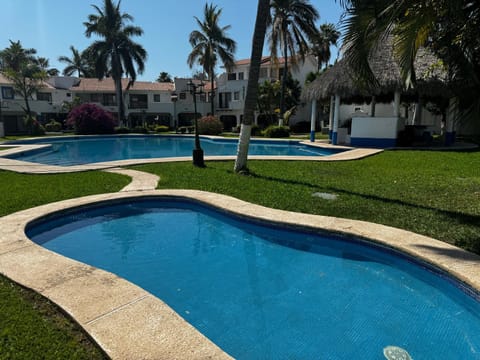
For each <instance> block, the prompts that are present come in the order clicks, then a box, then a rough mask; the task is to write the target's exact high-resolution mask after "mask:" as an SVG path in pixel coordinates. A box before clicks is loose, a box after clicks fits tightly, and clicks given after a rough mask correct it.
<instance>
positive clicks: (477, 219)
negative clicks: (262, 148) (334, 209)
mask: <svg viewBox="0 0 480 360" xmlns="http://www.w3.org/2000/svg"><path fill="white" fill-rule="evenodd" d="M249 175H250V176H252V177H254V178H258V179H264V180H268V181H274V182H281V183H282V184H285V183H286V184H292V185H300V186H306V187H309V188H311V189H315V190H323V191H329V192H332V193H340V194H347V195H352V196H357V197H360V198H364V199H368V200H373V201H378V202H383V203H387V204H392V205H398V206H406V207H411V208H415V209H421V210H427V211H433V212H435V213H437V214H439V215H441V216H444V217H447V218H449V219H451V220H453V221H455V222H457V223H459V224H464V225H469V226H473V227H477V228H479V232H480V216H479V215H471V214H465V213H462V212H458V211H451V210H443V209H439V208H435V207H431V206H426V205H420V204H414V203H409V202H406V201H403V200H398V199H389V198H385V197H381V196H377V195H373V194H363V193H359V192H355V191H350V190H345V189H340V188H336V187H332V186H330V187H321V186H319V185H317V184H312V183H309V182H304V181H299V180H291V179H283V178H276V177H273V176H264V175H259V174H256V173H253V172H251V173H250V174H249Z"/></svg>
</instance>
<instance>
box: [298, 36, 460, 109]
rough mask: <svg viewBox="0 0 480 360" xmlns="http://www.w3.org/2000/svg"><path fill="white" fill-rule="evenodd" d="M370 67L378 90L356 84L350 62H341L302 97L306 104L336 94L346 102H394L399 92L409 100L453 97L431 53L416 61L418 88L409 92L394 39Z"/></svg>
mask: <svg viewBox="0 0 480 360" xmlns="http://www.w3.org/2000/svg"><path fill="white" fill-rule="evenodd" d="M369 63H370V67H371V69H372V71H373V73H374V74H375V77H376V79H377V81H378V85H377V86H375V87H367V86H362V84H361V83H360V82H359V81H357V80H356V76H355V74H354V71H353V69H352V68H351V66H349V64H348V62H347V60H346V59H341V60H339V61H338V62H337V63H335V65H333V66H332V67H330V68H328V69H327V70H325V72H324V73H322V74H321V75H320V76H319V77H317V79H315V80H314V81H313V82H312V83H311V84H309V85H308V86H307V87H306V89H305V90H304V92H303V94H302V98H303V100H305V101H312V100H314V99H317V100H326V99H329V98H330V96H333V95H335V94H338V95H339V96H340V97H342V98H343V99H344V100H345V101H347V102H348V101H349V100H352V99H356V98H365V99H367V98H370V97H371V96H374V95H375V96H377V97H384V98H389V97H392V98H393V93H394V92H395V91H396V90H400V91H401V92H402V94H405V95H410V96H411V95H417V94H418V95H420V96H427V97H445V98H448V97H450V96H451V93H450V91H449V90H448V87H447V81H446V79H447V76H446V72H445V70H444V69H443V67H442V66H440V65H439V61H438V58H437V57H436V56H435V55H433V54H432V53H431V52H430V51H429V50H428V49H425V48H421V49H419V51H418V53H417V57H416V58H415V64H414V67H415V73H416V84H415V88H413V89H408V90H407V89H406V88H405V85H404V83H403V81H402V77H401V74H400V68H399V66H398V62H397V61H396V60H395V56H394V51H393V37H392V36H390V37H388V38H387V39H386V40H385V41H383V42H382V44H381V45H379V46H377V47H376V48H375V49H374V50H373V51H372V55H371V56H370V59H369Z"/></svg>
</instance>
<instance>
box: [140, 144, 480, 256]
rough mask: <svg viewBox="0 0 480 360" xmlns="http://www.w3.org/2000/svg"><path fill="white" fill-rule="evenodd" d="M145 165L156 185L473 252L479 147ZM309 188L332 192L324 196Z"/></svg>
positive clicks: (479, 211)
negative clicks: (243, 168) (390, 229)
mask: <svg viewBox="0 0 480 360" xmlns="http://www.w3.org/2000/svg"><path fill="white" fill-rule="evenodd" d="M248 165H249V168H250V175H247V176H237V175H235V174H234V173H233V171H232V169H233V162H231V161H229V162H208V163H207V167H206V168H204V169H201V168H195V167H193V166H192V165H191V164H190V163H170V164H150V165H142V166H135V167H134V168H135V169H137V170H142V171H147V172H151V173H155V174H157V175H159V176H160V178H161V180H160V183H159V188H186V189H199V190H205V191H212V192H218V193H222V194H227V195H231V196H234V197H237V198H240V199H243V200H246V201H249V202H253V203H258V204H261V205H264V206H268V207H273V208H277V209H283V210H290V211H295V212H304V213H311V214H319V215H328V216H337V217H344V218H350V219H358V220H365V221H370V222H375V223H379V224H384V225H389V226H394V227H398V228H402V229H406V230H410V231H413V232H416V233H420V234H424V235H427V236H430V237H433V238H436V239H439V240H442V241H445V242H448V243H451V244H455V245H457V246H459V247H462V248H464V249H467V250H469V251H473V252H475V253H477V254H480V152H432V151H388V152H384V153H382V154H379V155H377V156H374V157H369V158H366V159H363V160H358V161H348V162H292V161H249V163H248ZM315 193H329V194H335V195H337V199H336V200H324V199H322V198H320V197H318V196H314V194H315Z"/></svg>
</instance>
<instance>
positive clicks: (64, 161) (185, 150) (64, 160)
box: [7, 135, 344, 166]
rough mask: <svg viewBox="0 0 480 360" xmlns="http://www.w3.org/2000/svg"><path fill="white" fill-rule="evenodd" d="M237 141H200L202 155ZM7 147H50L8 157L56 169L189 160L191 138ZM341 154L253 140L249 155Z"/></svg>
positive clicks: (224, 151) (229, 150)
mask: <svg viewBox="0 0 480 360" xmlns="http://www.w3.org/2000/svg"><path fill="white" fill-rule="evenodd" d="M237 143H238V140H237V139H225V138H203V137H202V139H201V146H202V149H203V150H204V153H205V156H217V155H235V154H236V151H237ZM9 144H50V146H48V147H45V148H43V149H41V150H34V151H20V152H18V153H16V154H12V155H8V156H7V157H8V158H12V159H17V160H22V161H27V162H34V163H41V164H49V165H59V166H72V165H82V164H91V163H98V162H107V161H115V160H126V159H150V158H172V157H191V156H192V149H193V147H194V138H193V137H191V136H155V135H151V136H148V135H146V136H90V137H74V138H48V139H35V140H23V141H13V142H9ZM342 151H344V150H343V149H326V148H322V147H318V146H308V145H304V144H300V141H293V140H291V141H289V140H286V141H282V140H277V141H275V140H252V141H251V143H250V147H249V155H272V156H309V157H313V156H327V155H331V154H335V153H339V152H342Z"/></svg>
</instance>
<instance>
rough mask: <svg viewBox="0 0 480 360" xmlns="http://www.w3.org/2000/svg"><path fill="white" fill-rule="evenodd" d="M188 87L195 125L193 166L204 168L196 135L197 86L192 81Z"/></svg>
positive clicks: (198, 136) (198, 139) (198, 138)
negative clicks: (191, 97) (191, 98)
mask: <svg viewBox="0 0 480 360" xmlns="http://www.w3.org/2000/svg"><path fill="white" fill-rule="evenodd" d="M190 86H191V87H192V95H193V109H194V114H193V119H194V123H195V147H194V149H193V153H192V156H193V165H195V166H198V167H205V162H204V160H203V150H202V148H201V147H200V135H199V134H198V120H197V85H195V84H194V83H193V81H192V82H191V83H190Z"/></svg>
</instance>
